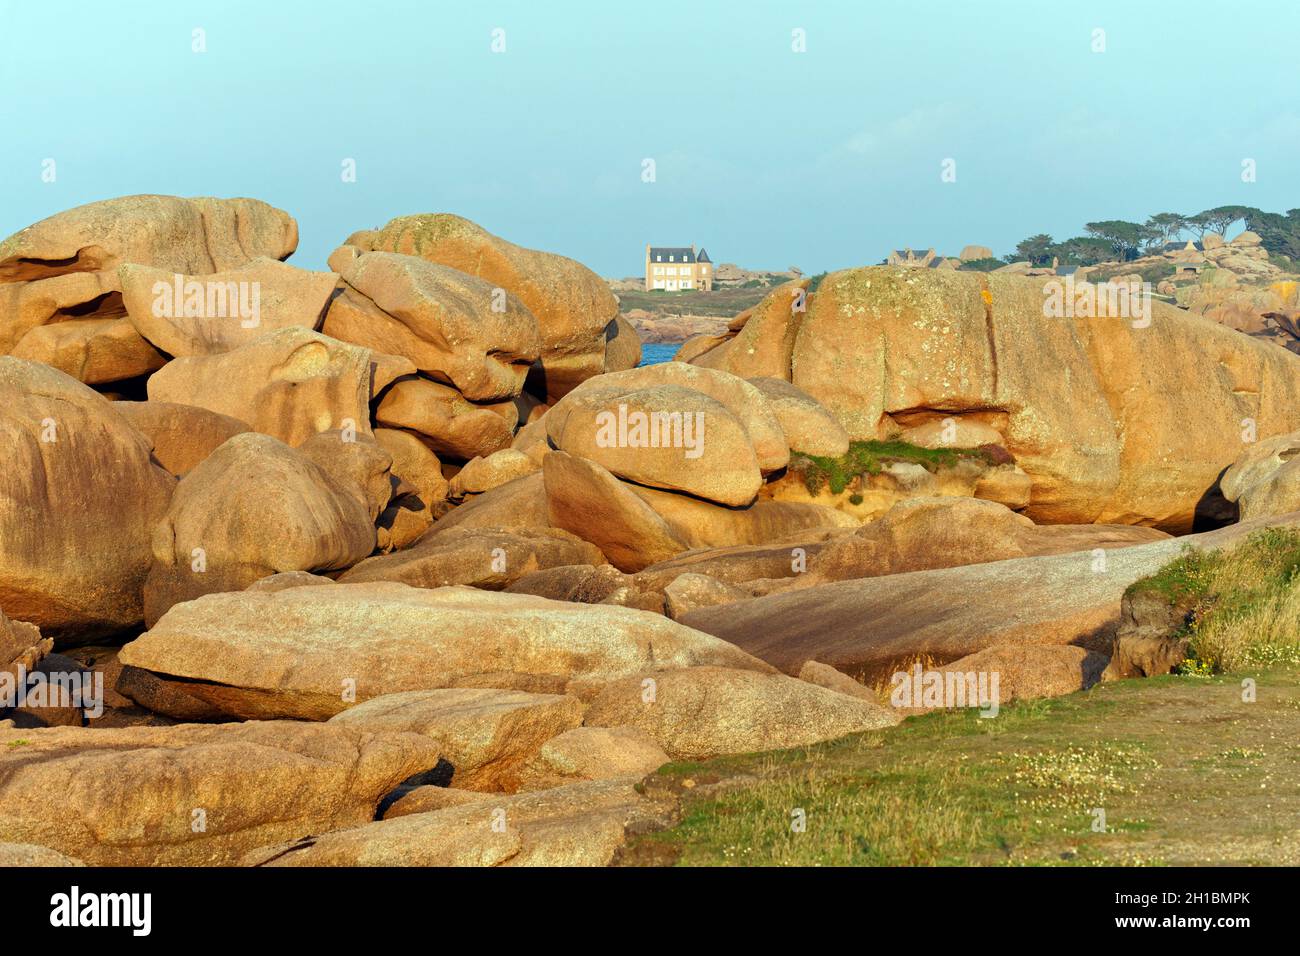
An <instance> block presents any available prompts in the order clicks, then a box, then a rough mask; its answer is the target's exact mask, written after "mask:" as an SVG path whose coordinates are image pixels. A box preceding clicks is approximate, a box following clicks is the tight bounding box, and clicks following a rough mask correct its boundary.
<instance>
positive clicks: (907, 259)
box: [885, 249, 937, 269]
mask: <svg viewBox="0 0 1300 956" xmlns="http://www.w3.org/2000/svg"><path fill="white" fill-rule="evenodd" d="M936 258H937V257H936V256H935V254H934V250H933V249H927V250H925V252H917V251H916V250H914V249H895V250H894V251H893V252H891V253H890V254H889V257H888V258H887V259H885V265H887V266H909V267H911V268H913V269H924V268H927V267H928V266H929V265H930V263H931V262H933V261H934V260H935V259H936Z"/></svg>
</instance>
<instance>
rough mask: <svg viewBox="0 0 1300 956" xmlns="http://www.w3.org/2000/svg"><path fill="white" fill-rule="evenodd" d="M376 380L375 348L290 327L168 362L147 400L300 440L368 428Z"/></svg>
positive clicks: (286, 439)
mask: <svg viewBox="0 0 1300 956" xmlns="http://www.w3.org/2000/svg"><path fill="white" fill-rule="evenodd" d="M370 382H371V353H370V350H369V349H364V348H360V347H358V346H355V345H348V344H347V343H344V342H338V341H336V340H334V339H331V338H329V337H328V336H324V335H321V334H320V333H318V332H312V331H311V330H309V329H304V328H299V327H297V326H290V327H288V328H284V329H279V330H278V331H275V332H268V333H266V334H264V335H262V336H260V337H259V338H257V339H254V340H253V341H252V342H249V343H248V344H246V345H241V346H240V347H239V348H236V349H233V350H231V351H229V352H223V353H220V354H217V355H193V356H188V357H185V358H178V359H174V360H173V361H171V362H168V363H167V365H166V366H165V367H164V368H162V369H161V370H159V371H157V372H155V373H154V374H153V375H152V376H151V377H150V378H149V400H150V401H152V402H176V403H177V404H180V405H197V406H198V407H200V408H206V409H208V410H209V411H213V412H217V413H219V414H222V415H229V416H230V417H231V418H236V419H239V420H240V421H244V422H248V424H249V425H250V426H251V427H252V428H253V430H254V431H258V432H262V433H263V434H265V435H271V436H273V437H275V438H278V439H280V440H281V441H282V442H285V443H286V444H289V445H300V444H302V443H303V442H304V441H306V440H307V439H308V438H310V437H311V436H312V435H315V434H316V433H317V432H323V431H329V430H330V429H334V428H342V429H351V430H352V431H354V432H356V433H358V434H365V435H369V434H370V433H371V432H370Z"/></svg>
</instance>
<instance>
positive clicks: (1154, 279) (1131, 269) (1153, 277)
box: [1088, 262, 1175, 285]
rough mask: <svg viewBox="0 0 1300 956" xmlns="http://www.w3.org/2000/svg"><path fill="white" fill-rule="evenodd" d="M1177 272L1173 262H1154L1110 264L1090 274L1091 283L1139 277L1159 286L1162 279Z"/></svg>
mask: <svg viewBox="0 0 1300 956" xmlns="http://www.w3.org/2000/svg"><path fill="white" fill-rule="evenodd" d="M1174 271H1175V268H1174V264H1173V263H1172V262H1153V263H1150V264H1144V265H1137V264H1136V263H1133V262H1108V263H1106V264H1105V265H1102V266H1099V267H1098V268H1097V269H1096V270H1095V271H1093V272H1090V273H1089V274H1088V281H1089V282H1106V281H1108V280H1110V279H1114V278H1115V277H1116V276H1128V275H1135V274H1136V275H1137V276H1139V277H1140V278H1141V280H1142V281H1143V282H1150V283H1151V284H1152V285H1157V284H1158V283H1159V282H1160V281H1161V280H1162V279H1168V278H1170V277H1171V276H1173V274H1174Z"/></svg>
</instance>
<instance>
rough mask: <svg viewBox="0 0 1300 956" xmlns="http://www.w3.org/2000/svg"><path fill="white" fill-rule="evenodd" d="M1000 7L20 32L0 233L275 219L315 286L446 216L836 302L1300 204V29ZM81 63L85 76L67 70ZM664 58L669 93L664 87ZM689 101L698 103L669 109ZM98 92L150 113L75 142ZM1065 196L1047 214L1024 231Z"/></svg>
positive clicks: (495, 13) (13, 34)
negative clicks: (920, 262) (212, 208)
mask: <svg viewBox="0 0 1300 956" xmlns="http://www.w3.org/2000/svg"><path fill="white" fill-rule="evenodd" d="M998 7H999V13H1000V17H999V21H1000V22H999V23H998V24H996V25H994V24H991V23H989V22H988V21H987V19H986V18H987V13H986V12H985V11H982V10H978V9H967V8H963V7H958V6H956V5H937V6H934V5H932V6H931V7H930V8H929V9H928V11H927V13H928V15H927V16H926V17H924V18H920V17H917V16H916V15H915V14H913V13H910V12H909V11H907V10H903V9H900V8H894V7H885V8H881V9H878V10H873V11H864V10H862V9H860V8H857V7H855V6H852V5H847V4H825V5H819V6H818V7H817V8H816V9H815V10H802V9H791V8H790V7H789V6H788V5H786V4H776V3H760V4H745V5H741V6H736V5H720V6H716V7H710V8H708V9H701V8H699V7H697V6H692V5H689V4H682V3H675V2H670V3H667V4H666V5H664V7H662V8H661V9H662V10H663V14H662V16H659V17H656V18H654V19H653V22H649V23H646V22H642V21H643V20H644V19H645V18H633V17H629V16H628V15H627V14H626V13H622V12H619V11H615V10H609V9H604V8H602V7H600V6H599V5H596V4H590V3H580V4H572V5H566V6H565V7H564V8H563V9H562V10H560V11H544V10H536V9H530V8H529V7H528V6H527V5H521V4H518V3H503V4H496V5H493V7H492V8H491V9H489V10H473V11H466V10H458V9H447V8H438V9H434V8H429V7H421V6H420V5H417V4H409V3H401V4H397V5H395V6H394V7H393V8H392V9H391V11H390V12H389V13H388V15H387V16H382V15H374V16H368V17H366V18H354V17H352V16H351V15H350V11H344V12H339V11H336V10H316V9H314V8H312V9H311V10H310V13H311V16H310V17H309V18H306V19H304V18H302V17H301V15H300V14H301V13H302V12H303V11H304V10H306V9H307V8H304V7H301V6H298V5H289V6H287V7H285V8H280V9H269V8H262V7H258V6H256V5H254V4H251V3H248V2H237V3H232V4H230V5H229V6H228V7H227V8H226V9H223V10H221V11H218V12H212V11H203V12H197V11H190V10H187V9H184V8H173V7H172V6H171V5H167V4H162V3H159V2H157V0H149V2H146V3H142V4H140V5H139V6H137V7H134V8H132V9H130V10H127V11H118V10H113V11H111V12H110V11H108V10H105V9H91V10H86V11H84V12H83V14H82V15H81V16H79V17H78V18H75V19H70V18H67V17H64V16H63V15H62V13H61V12H56V11H54V10H53V9H36V8H31V7H25V8H20V9H17V10H14V11H11V13H10V20H11V25H10V27H9V29H8V30H7V31H6V35H7V38H9V39H10V41H11V42H10V46H11V47H12V49H11V50H9V51H8V53H7V55H6V57H4V58H3V62H4V64H5V65H4V66H3V67H0V69H5V70H6V71H7V74H8V79H9V80H10V87H11V88H22V86H21V83H20V82H19V81H20V80H24V79H25V78H28V77H31V76H34V75H39V76H40V77H41V89H40V93H41V96H40V98H39V99H38V98H37V97H34V96H29V97H26V98H24V99H21V100H18V101H17V102H16V103H15V102H14V101H12V100H11V101H10V103H9V104H7V105H6V106H5V107H4V110H5V114H6V115H5V126H6V128H7V130H9V132H10V139H11V145H10V149H8V150H6V151H5V154H4V156H3V158H0V163H3V166H0V172H2V173H3V179H4V182H5V184H6V185H5V200H4V202H3V204H0V210H2V211H3V216H2V217H0V234H3V235H9V234H11V233H13V232H16V231H17V230H19V229H21V228H23V227H24V226H27V225H29V224H31V223H34V222H37V221H39V220H41V219H44V218H46V217H47V216H50V215H53V214H54V213H56V212H58V211H60V210H63V209H68V208H71V207H74V206H77V205H81V204H83V203H87V202H93V201H95V200H100V199H108V198H112V197H115V196H122V195H130V194H135V193H162V194H173V195H180V196H197V195H214V196H220V197H233V196H248V197H251V198H256V199H262V200H264V201H266V202H268V203H270V204H272V205H274V206H277V207H279V208H282V209H285V210H286V211H287V212H289V213H290V214H291V215H293V216H294V217H295V218H296V219H297V220H298V222H299V227H300V243H299V248H298V250H297V252H296V253H295V254H294V255H293V256H292V257H291V259H290V261H291V262H293V263H294V264H295V265H299V266H303V267H307V268H315V269H323V268H325V259H326V257H327V256H328V255H329V253H330V251H331V250H333V249H334V248H335V247H337V246H338V245H339V244H340V243H342V242H343V240H344V238H345V237H346V236H347V235H349V234H350V233H351V232H353V231H355V230H358V229H367V228H376V227H378V226H381V225H383V224H384V223H385V222H387V221H388V220H389V219H391V218H393V217H395V216H399V215H406V214H412V213H417V212H434V211H437V212H452V213H455V214H457V215H461V216H464V217H465V218H468V219H471V220H473V221H474V222H477V223H479V224H481V225H483V226H484V227H485V228H487V229H488V230H490V231H491V232H493V233H496V234H497V235H499V236H502V237H503V238H505V239H508V240H510V241H511V242H515V243H517V244H519V245H523V246H528V247H531V248H537V249H544V250H547V251H552V252H558V253H561V254H563V255H566V256H570V257H572V258H574V259H577V260H578V261H580V262H582V263H584V264H585V265H587V266H589V267H590V268H592V269H593V270H594V271H596V272H598V273H599V274H601V275H602V276H607V277H610V278H622V277H625V276H635V275H636V274H637V273H638V271H639V269H640V266H641V264H642V254H643V249H644V247H645V245H646V243H647V242H649V243H653V244H671V245H686V244H689V243H691V242H695V243H696V244H697V246H703V247H705V248H707V249H709V252H710V256H711V257H712V258H713V259H714V261H715V262H718V263H736V264H738V265H740V266H742V267H744V268H748V269H755V270H784V269H787V268H788V267H790V266H797V267H798V268H800V269H802V270H803V272H804V273H805V274H815V273H818V272H823V271H834V270H837V269H842V268H847V267H852V266H859V265H869V264H874V263H877V262H880V261H881V260H882V259H884V257H885V256H886V255H887V254H888V251H889V250H890V249H893V248H902V247H905V246H911V247H914V248H920V249H925V248H929V247H934V248H935V249H936V251H938V252H939V253H942V254H946V255H956V254H957V253H958V252H959V251H960V249H961V247H962V246H965V245H968V244H970V245H983V246H989V247H990V248H992V249H993V251H994V254H995V255H999V256H1001V255H1004V254H1006V253H1009V252H1011V251H1012V250H1013V249H1014V248H1015V245H1016V243H1017V242H1019V241H1020V240H1022V239H1024V238H1025V237H1027V236H1030V235H1034V234H1037V233H1048V234H1050V235H1052V236H1053V237H1054V238H1056V239H1057V240H1061V239H1065V238H1068V237H1070V236H1076V235H1080V234H1082V232H1083V224H1084V223H1085V222H1088V221H1096V220H1104V219H1125V220H1136V221H1142V220H1143V219H1145V218H1146V217H1147V216H1149V215H1151V214H1154V213H1157V212H1166V211H1176V212H1181V213H1184V214H1191V213H1195V212H1197V211H1199V210H1201V209H1206V208H1210V207H1213V206H1218V205H1223V204H1242V205H1248V206H1254V207H1257V208H1261V209H1265V210H1269V211H1274V212H1284V211H1285V210H1286V209H1288V208H1291V207H1294V206H1296V205H1300V201H1297V200H1296V199H1295V198H1294V197H1293V196H1290V195H1289V194H1288V190H1287V189H1286V187H1285V183H1286V181H1287V180H1288V178H1291V179H1292V180H1294V177H1295V176H1296V174H1297V173H1298V172H1300V114H1298V113H1297V111H1296V110H1295V108H1294V107H1293V106H1292V105H1291V104H1289V103H1288V102H1287V99H1286V91H1287V90H1288V89H1290V83H1291V77H1290V75H1289V66H1288V64H1289V62H1290V61H1289V54H1290V50H1289V48H1288V43H1287V38H1288V37H1289V36H1290V35H1292V34H1293V33H1294V29H1288V26H1290V27H1292V28H1294V27H1297V26H1300V10H1297V9H1296V8H1294V7H1289V6H1286V5H1283V4H1281V3H1276V2H1274V3H1255V4H1250V5H1248V6H1247V7H1246V8H1245V9H1246V10H1247V11H1250V12H1246V13H1243V8H1242V7H1240V6H1238V7H1235V8H1232V9H1222V10H1218V9H1205V10H1196V11H1193V12H1191V13H1189V14H1187V15H1185V16H1172V15H1171V14H1169V13H1168V12H1165V11H1161V10H1158V9H1150V10H1133V9H1127V8H1125V7H1124V6H1123V5H1121V4H1117V3H1101V4H1096V5H1091V6H1090V8H1089V9H1087V10H1083V9H1077V10H1076V9H1066V8H1053V9H1043V8H1041V7H1036V6H1033V5H1030V4H1027V3H1004V4H999V5H998ZM741 13H743V14H744V16H743V18H742V17H740V16H739V14H741ZM1261 16H1267V18H1268V22H1269V23H1270V24H1271V25H1272V27H1271V29H1270V30H1269V31H1267V32H1264V33H1261V32H1260V31H1258V29H1257V25H1258V23H1259V22H1260V17H1261ZM683 23H685V24H689V26H690V29H689V30H686V31H681V30H679V29H678V28H679V26H680V25H681V24H683ZM1009 23H1010V24H1015V25H1016V26H1015V28H1014V29H1007V26H1006V25H1007V24H1009ZM394 24H402V25H403V27H402V29H400V30H396V29H394ZM195 29H202V30H203V31H204V34H203V45H204V46H205V52H201V53H196V52H193V50H192V46H193V45H194V42H195V35H194V34H193V31H194V30H195ZM497 29H502V30H504V31H505V33H504V34H503V35H494V34H493V31H494V30H497ZM796 29H799V30H804V31H805V33H804V36H803V40H804V44H805V48H806V49H805V52H802V53H796V52H794V46H796V45H797V42H796V40H797V38H796V37H795V35H794V34H793V32H792V31H794V30H796ZM1096 29H1101V30H1104V31H1105V35H1104V47H1105V49H1104V52H1093V50H1092V47H1093V46H1094V45H1095V44H1096V41H1097V38H1096V36H1095V35H1094V32H1093V31H1094V30H1096ZM52 35H53V36H57V37H58V38H59V42H60V49H61V52H62V60H61V62H60V68H59V69H58V70H57V71H50V70H48V68H46V67H45V66H44V63H45V58H44V56H43V53H42V51H43V49H45V48H44V47H43V46H42V43H41V41H42V40H43V39H45V38H48V37H49V36H52ZM882 38H888V40H887V41H886V40H883V39H882ZM972 38H975V39H976V41H977V42H972ZM494 42H497V43H498V45H499V44H500V43H501V42H503V43H504V50H503V51H502V52H497V53H494V52H493V51H492V45H493V43H494ZM864 50H866V51H869V54H870V55H864ZM647 55H652V56H655V57H659V58H660V59H661V60H662V62H657V61H656V62H654V63H653V64H652V65H651V66H650V67H643V66H641V64H643V63H644V62H645V57H646V56H647ZM124 62H131V63H134V64H137V65H143V68H141V69H133V70H123V69H121V68H120V66H121V64H122V63H124ZM760 63H761V64H764V68H763V69H761V70H759V69H755V66H754V64H760ZM1216 64H1223V66H1216ZM1228 64H1230V65H1231V68H1230V69H1228V68H1227V65H1228ZM1215 70H1218V71H1219V73H1218V74H1217V75H1216V73H1215V72H1214V71H1215ZM669 74H671V75H675V76H680V77H682V78H683V81H684V82H683V84H682V95H681V97H680V99H678V98H677V97H676V96H669V97H668V98H667V100H666V103H667V106H666V108H660V107H658V106H651V105H650V104H651V102H652V99H651V98H652V97H653V98H654V99H653V102H656V103H658V102H665V101H664V100H662V99H661V97H662V95H663V94H661V93H659V92H658V91H659V90H661V89H662V86H661V85H660V84H659V83H658V79H659V78H660V77H661V76H665V75H669ZM161 75H165V76H166V77H167V82H166V84H160V83H158V82H157V78H158V77H159V76H161ZM1026 77H1030V78H1033V79H1034V82H1033V84H1032V85H1031V87H1030V88H1028V89H1027V88H1026ZM1198 77H1204V79H1198ZM595 78H598V79H599V82H592V80H593V79H595ZM87 89H93V90H95V91H96V95H97V96H98V97H99V98H101V99H108V100H116V101H120V102H121V109H120V110H116V111H91V112H90V113H86V112H85V111H82V112H81V113H79V114H78V115H79V119H78V122H76V123H75V124H62V125H61V126H60V120H59V118H60V117H61V116H64V115H67V113H68V110H69V109H72V110H74V111H75V110H76V106H77V103H78V102H79V101H80V100H81V99H82V98H84V95H85V91H86V90H87ZM422 101H423V102H422ZM38 103H39V109H37V108H36V105H37V104H38ZM1134 104H1136V105H1137V106H1138V107H1139V108H1140V112H1137V113H1135V114H1133V113H1130V112H1129V111H1130V110H1131V108H1132V106H1133V105H1134ZM422 106H423V107H425V108H422ZM448 144H451V145H448ZM756 147H757V148H756ZM48 159H53V160H55V162H56V167H55V168H56V172H57V175H56V179H55V181H54V182H49V183H46V182H42V181H41V178H40V177H41V174H42V170H43V164H44V163H45V161H46V160H48ZM348 159H352V160H355V163H356V181H355V182H343V181H342V176H341V172H340V170H341V167H342V164H343V162H344V161H345V160H348ZM646 159H653V160H654V161H655V180H654V182H643V181H642V170H643V161H644V160H646ZM948 159H952V160H955V173H956V178H955V181H950V182H944V181H942V178H941V173H942V171H943V170H942V164H943V163H944V161H945V160H948ZM1246 159H1250V160H1253V161H1254V164H1255V167H1254V168H1255V171H1256V178H1255V181H1253V182H1243V181H1242V163H1243V161H1244V160H1246ZM1035 194H1041V195H1046V196H1047V197H1048V206H1049V207H1050V208H1049V209H1048V211H1046V212H1043V213H1031V212H1029V211H1028V210H1026V209H1025V208H1024V207H1025V205H1026V198H1027V197H1030V196H1034V195H1035Z"/></svg>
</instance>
